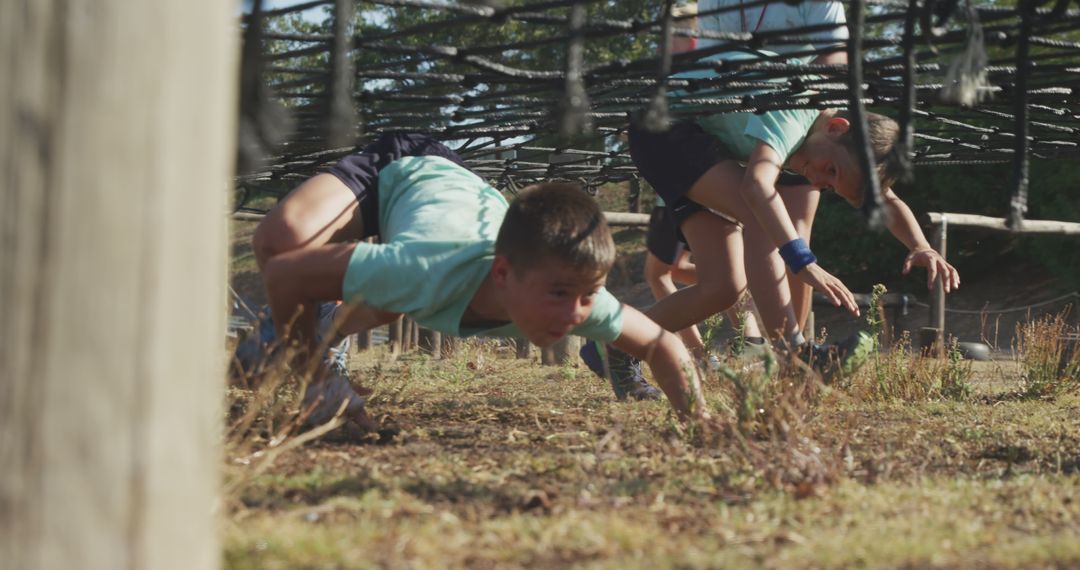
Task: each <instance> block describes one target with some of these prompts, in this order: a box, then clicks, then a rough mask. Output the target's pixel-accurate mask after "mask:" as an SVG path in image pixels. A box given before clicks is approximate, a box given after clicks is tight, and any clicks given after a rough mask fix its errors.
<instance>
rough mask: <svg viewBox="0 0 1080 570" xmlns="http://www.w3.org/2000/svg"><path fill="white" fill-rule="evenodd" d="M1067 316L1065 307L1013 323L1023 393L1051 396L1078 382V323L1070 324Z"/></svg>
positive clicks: (1079, 352) (1038, 396) (1015, 351)
mask: <svg viewBox="0 0 1080 570" xmlns="http://www.w3.org/2000/svg"><path fill="white" fill-rule="evenodd" d="M1068 316H1069V309H1065V310H1064V311H1062V312H1060V313H1058V314H1056V315H1047V316H1045V317H1042V318H1038V319H1035V320H1033V321H1028V322H1024V323H1020V324H1018V325H1017V326H1016V346H1015V350H1014V354H1016V355H1017V358H1018V359H1019V364H1020V367H1021V370H1022V376H1021V386H1020V393H1021V394H1022V395H1023V396H1024V397H1026V398H1053V397H1056V396H1058V395H1060V394H1062V393H1064V392H1069V391H1074V390H1076V388H1077V387H1078V386H1080V350H1078V349H1077V345H1078V344H1080V327H1077V326H1076V325H1070V324H1069V322H1068Z"/></svg>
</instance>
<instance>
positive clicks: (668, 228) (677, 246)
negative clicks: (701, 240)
mask: <svg viewBox="0 0 1080 570" xmlns="http://www.w3.org/2000/svg"><path fill="white" fill-rule="evenodd" d="M645 247H646V248H648V250H649V253H651V254H653V255H655V256H656V258H657V259H659V260H660V261H663V262H664V263H666V264H668V265H674V264H675V261H676V260H677V259H679V254H680V253H682V251H683V250H684V249H689V247H688V246H687V245H686V239H685V238H683V237H682V232H680V231H679V227H678V226H676V225H675V218H674V217H673V216H672V215H671V210H669V209H668V207H667V206H657V207H655V208H653V211H652V214H650V215H649V229H648V230H647V231H646V232H645Z"/></svg>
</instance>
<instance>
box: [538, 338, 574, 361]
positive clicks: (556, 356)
mask: <svg viewBox="0 0 1080 570" xmlns="http://www.w3.org/2000/svg"><path fill="white" fill-rule="evenodd" d="M580 348H581V338H580V337H576V336H574V335H566V336H565V337H563V338H562V339H561V340H559V341H558V342H556V343H555V344H553V345H551V346H549V347H547V348H544V349H541V351H540V363H541V364H544V365H548V366H562V365H563V364H568V363H570V362H573V359H575V358H577V356H578V350H579V349H580Z"/></svg>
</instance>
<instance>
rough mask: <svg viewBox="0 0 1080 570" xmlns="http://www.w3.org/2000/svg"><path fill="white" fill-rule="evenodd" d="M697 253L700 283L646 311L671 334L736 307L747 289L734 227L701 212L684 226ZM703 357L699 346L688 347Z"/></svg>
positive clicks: (681, 290) (738, 240)
mask: <svg viewBox="0 0 1080 570" xmlns="http://www.w3.org/2000/svg"><path fill="white" fill-rule="evenodd" d="M681 229H682V232H683V235H685V236H686V239H687V241H688V242H689V243H690V248H691V249H692V250H693V251H694V260H695V265H696V266H697V278H698V282H697V283H696V284H694V285H691V286H689V287H686V288H684V289H680V290H678V291H676V292H675V293H673V294H671V295H669V296H668V297H665V298H664V299H662V300H660V301H659V302H657V303H656V304H655V305H653V306H652V307H650V308H649V310H648V311H646V314H647V315H648V316H649V318H651V319H653V320H654V321H655V322H656V323H657V324H659V325H660V326H662V327H664V328H665V329H667V330H669V331H677V330H682V329H685V328H687V327H689V326H690V325H693V324H695V323H697V322H698V321H700V320H702V319H704V318H706V317H709V316H711V315H713V314H715V313H718V312H720V311H723V310H725V309H727V308H728V307H730V306H732V305H734V304H735V302H736V301H737V300H738V298H739V296H740V295H742V294H743V291H745V289H746V279H745V275H744V273H743V253H742V247H743V246H742V233H741V232H740V231H739V228H738V226H736V225H735V224H733V223H731V222H729V221H727V220H725V219H723V218H721V217H719V216H716V215H714V214H711V213H709V212H698V213H696V214H694V215H692V216H690V217H689V218H687V219H686V220H685V221H684V222H683V224H682V227H681ZM689 348H691V349H692V350H694V351H695V352H698V353H700V352H701V350H702V349H703V348H704V347H703V346H702V345H701V344H700V343H699V344H698V345H697V346H691V347H689Z"/></svg>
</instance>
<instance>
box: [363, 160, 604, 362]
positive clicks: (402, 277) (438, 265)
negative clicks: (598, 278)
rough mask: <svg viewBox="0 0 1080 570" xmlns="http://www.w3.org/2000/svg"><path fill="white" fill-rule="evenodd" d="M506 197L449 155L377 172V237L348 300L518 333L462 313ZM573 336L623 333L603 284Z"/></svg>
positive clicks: (446, 328)
mask: <svg viewBox="0 0 1080 570" xmlns="http://www.w3.org/2000/svg"><path fill="white" fill-rule="evenodd" d="M507 206H508V205H507V202H506V200H505V199H504V198H503V197H502V195H501V194H499V192H498V191H497V190H495V189H494V188H492V187H491V186H489V185H488V184H487V183H485V182H484V181H483V180H482V179H481V178H480V177H478V176H476V175H475V174H473V173H472V172H470V171H469V170H467V169H465V168H462V167H460V166H458V165H456V164H454V163H453V162H451V161H449V160H446V159H445V158H442V157H438V156H410V157H405V158H401V159H399V160H396V161H394V162H392V163H390V164H389V165H388V166H386V167H385V168H383V169H382V170H381V171H380V172H379V227H380V231H379V235H380V237H381V239H382V243H378V244H370V243H364V242H360V243H357V244H356V249H355V251H354V252H353V254H352V258H351V259H350V260H349V267H348V269H347V270H346V272H345V281H344V283H343V286H342V289H343V291H344V297H345V301H346V302H349V303H366V304H368V305H371V306H373V307H377V308H379V309H382V310H384V311H393V312H399V313H405V314H407V315H409V317H410V318H412V319H413V320H415V321H416V322H418V323H420V324H421V325H423V326H425V327H428V328H432V329H435V330H437V331H440V332H443V333H446V334H451V335H454V336H472V335H484V336H520V335H521V331H520V330H518V328H517V327H516V326H515V325H514V324H513V323H506V324H505V325H501V326H498V327H495V328H488V329H477V328H471V327H462V326H461V316H462V315H463V314H465V309H466V308H467V307H468V306H469V302H470V301H472V298H473V295H475V294H476V290H477V289H478V288H479V287H480V284H481V283H483V281H484V278H485V277H487V275H488V272H489V271H490V270H491V263H492V260H493V259H494V257H495V238H496V237H497V236H498V233H499V226H501V225H502V221H503V217H505V215H506V210H507ZM572 332H573V334H576V335H579V336H584V337H587V338H592V339H596V340H600V341H604V342H612V341H614V340H615V339H617V338H618V337H619V335H620V334H622V304H621V303H619V301H618V300H617V299H615V297H614V296H612V295H611V293H609V292H608V291H607V290H606V289H601V290H600V291H599V292H598V293H597V294H596V296H595V297H594V299H593V310H592V313H591V314H590V315H589V318H588V319H586V321H585V322H584V323H582V324H581V325H580V326H578V327H577V328H575V329H574V330H573V331H572Z"/></svg>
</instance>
